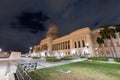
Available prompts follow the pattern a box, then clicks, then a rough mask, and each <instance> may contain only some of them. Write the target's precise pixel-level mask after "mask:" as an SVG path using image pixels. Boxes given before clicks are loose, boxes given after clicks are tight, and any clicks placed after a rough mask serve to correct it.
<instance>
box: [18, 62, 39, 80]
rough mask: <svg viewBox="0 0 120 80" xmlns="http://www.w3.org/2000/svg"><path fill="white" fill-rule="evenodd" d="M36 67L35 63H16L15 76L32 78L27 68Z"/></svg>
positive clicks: (26, 79) (22, 79)
mask: <svg viewBox="0 0 120 80" xmlns="http://www.w3.org/2000/svg"><path fill="white" fill-rule="evenodd" d="M36 67H37V63H24V64H18V66H17V70H16V76H17V79H18V80H33V79H32V78H31V77H30V76H29V74H28V72H27V70H28V71H29V70H35V69H36Z"/></svg>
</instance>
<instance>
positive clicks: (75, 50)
mask: <svg viewBox="0 0 120 80" xmlns="http://www.w3.org/2000/svg"><path fill="white" fill-rule="evenodd" d="M99 30H100V29H96V30H93V31H91V30H90V29H89V27H85V28H82V29H78V30H76V31H73V32H71V33H70V34H68V35H65V36H62V37H59V38H56V39H55V38H53V37H52V35H51V36H48V37H46V38H45V39H43V40H41V42H40V44H39V45H37V46H35V47H34V52H37V53H39V54H41V55H42V56H45V55H54V56H65V55H77V56H102V57H103V56H105V57H113V56H116V55H117V57H120V38H118V39H113V40H112V41H111V40H107V42H106V43H107V45H108V46H106V45H105V44H103V45H102V46H101V47H100V46H99V44H98V43H97V42H96V39H97V37H101V36H100V34H99ZM47 35H48V34H47ZM111 43H114V46H110V45H111Z"/></svg>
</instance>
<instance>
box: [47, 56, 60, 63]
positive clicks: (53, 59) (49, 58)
mask: <svg viewBox="0 0 120 80" xmlns="http://www.w3.org/2000/svg"><path fill="white" fill-rule="evenodd" d="M46 61H47V62H57V61H61V59H58V58H56V57H53V56H52V57H46Z"/></svg>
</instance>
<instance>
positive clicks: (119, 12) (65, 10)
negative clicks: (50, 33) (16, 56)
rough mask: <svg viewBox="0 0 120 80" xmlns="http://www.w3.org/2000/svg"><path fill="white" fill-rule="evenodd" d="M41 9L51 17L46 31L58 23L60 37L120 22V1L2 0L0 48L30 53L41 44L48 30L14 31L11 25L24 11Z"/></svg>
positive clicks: (0, 6)
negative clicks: (84, 28) (87, 28)
mask: <svg viewBox="0 0 120 80" xmlns="http://www.w3.org/2000/svg"><path fill="white" fill-rule="evenodd" d="M40 10H42V11H43V12H44V13H47V14H48V16H49V17H50V19H49V20H48V21H47V22H46V24H45V27H46V30H47V28H48V25H49V24H50V23H51V22H52V21H55V22H56V23H57V24H58V28H59V31H60V33H61V35H65V34H68V33H70V32H72V31H74V30H76V29H79V28H82V27H85V26H90V28H91V29H95V28H98V27H99V26H100V25H102V24H119V23H120V0H0V48H2V49H3V50H4V51H9V50H25V51H28V50H29V47H30V46H34V45H36V44H39V41H40V40H41V39H43V38H44V36H45V32H46V30H44V31H39V32H37V33H32V32H31V31H29V29H28V30H25V29H24V28H23V27H22V28H21V29H20V28H19V29H15V28H13V27H11V25H10V23H11V22H12V21H14V20H15V16H18V15H20V14H21V13H22V12H23V11H32V12H35V11H40ZM33 29H34V26H33Z"/></svg>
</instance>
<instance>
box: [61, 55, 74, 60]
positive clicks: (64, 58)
mask: <svg viewBox="0 0 120 80" xmlns="http://www.w3.org/2000/svg"><path fill="white" fill-rule="evenodd" d="M61 59H62V60H73V59H76V57H75V56H64V57H63V58H61Z"/></svg>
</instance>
